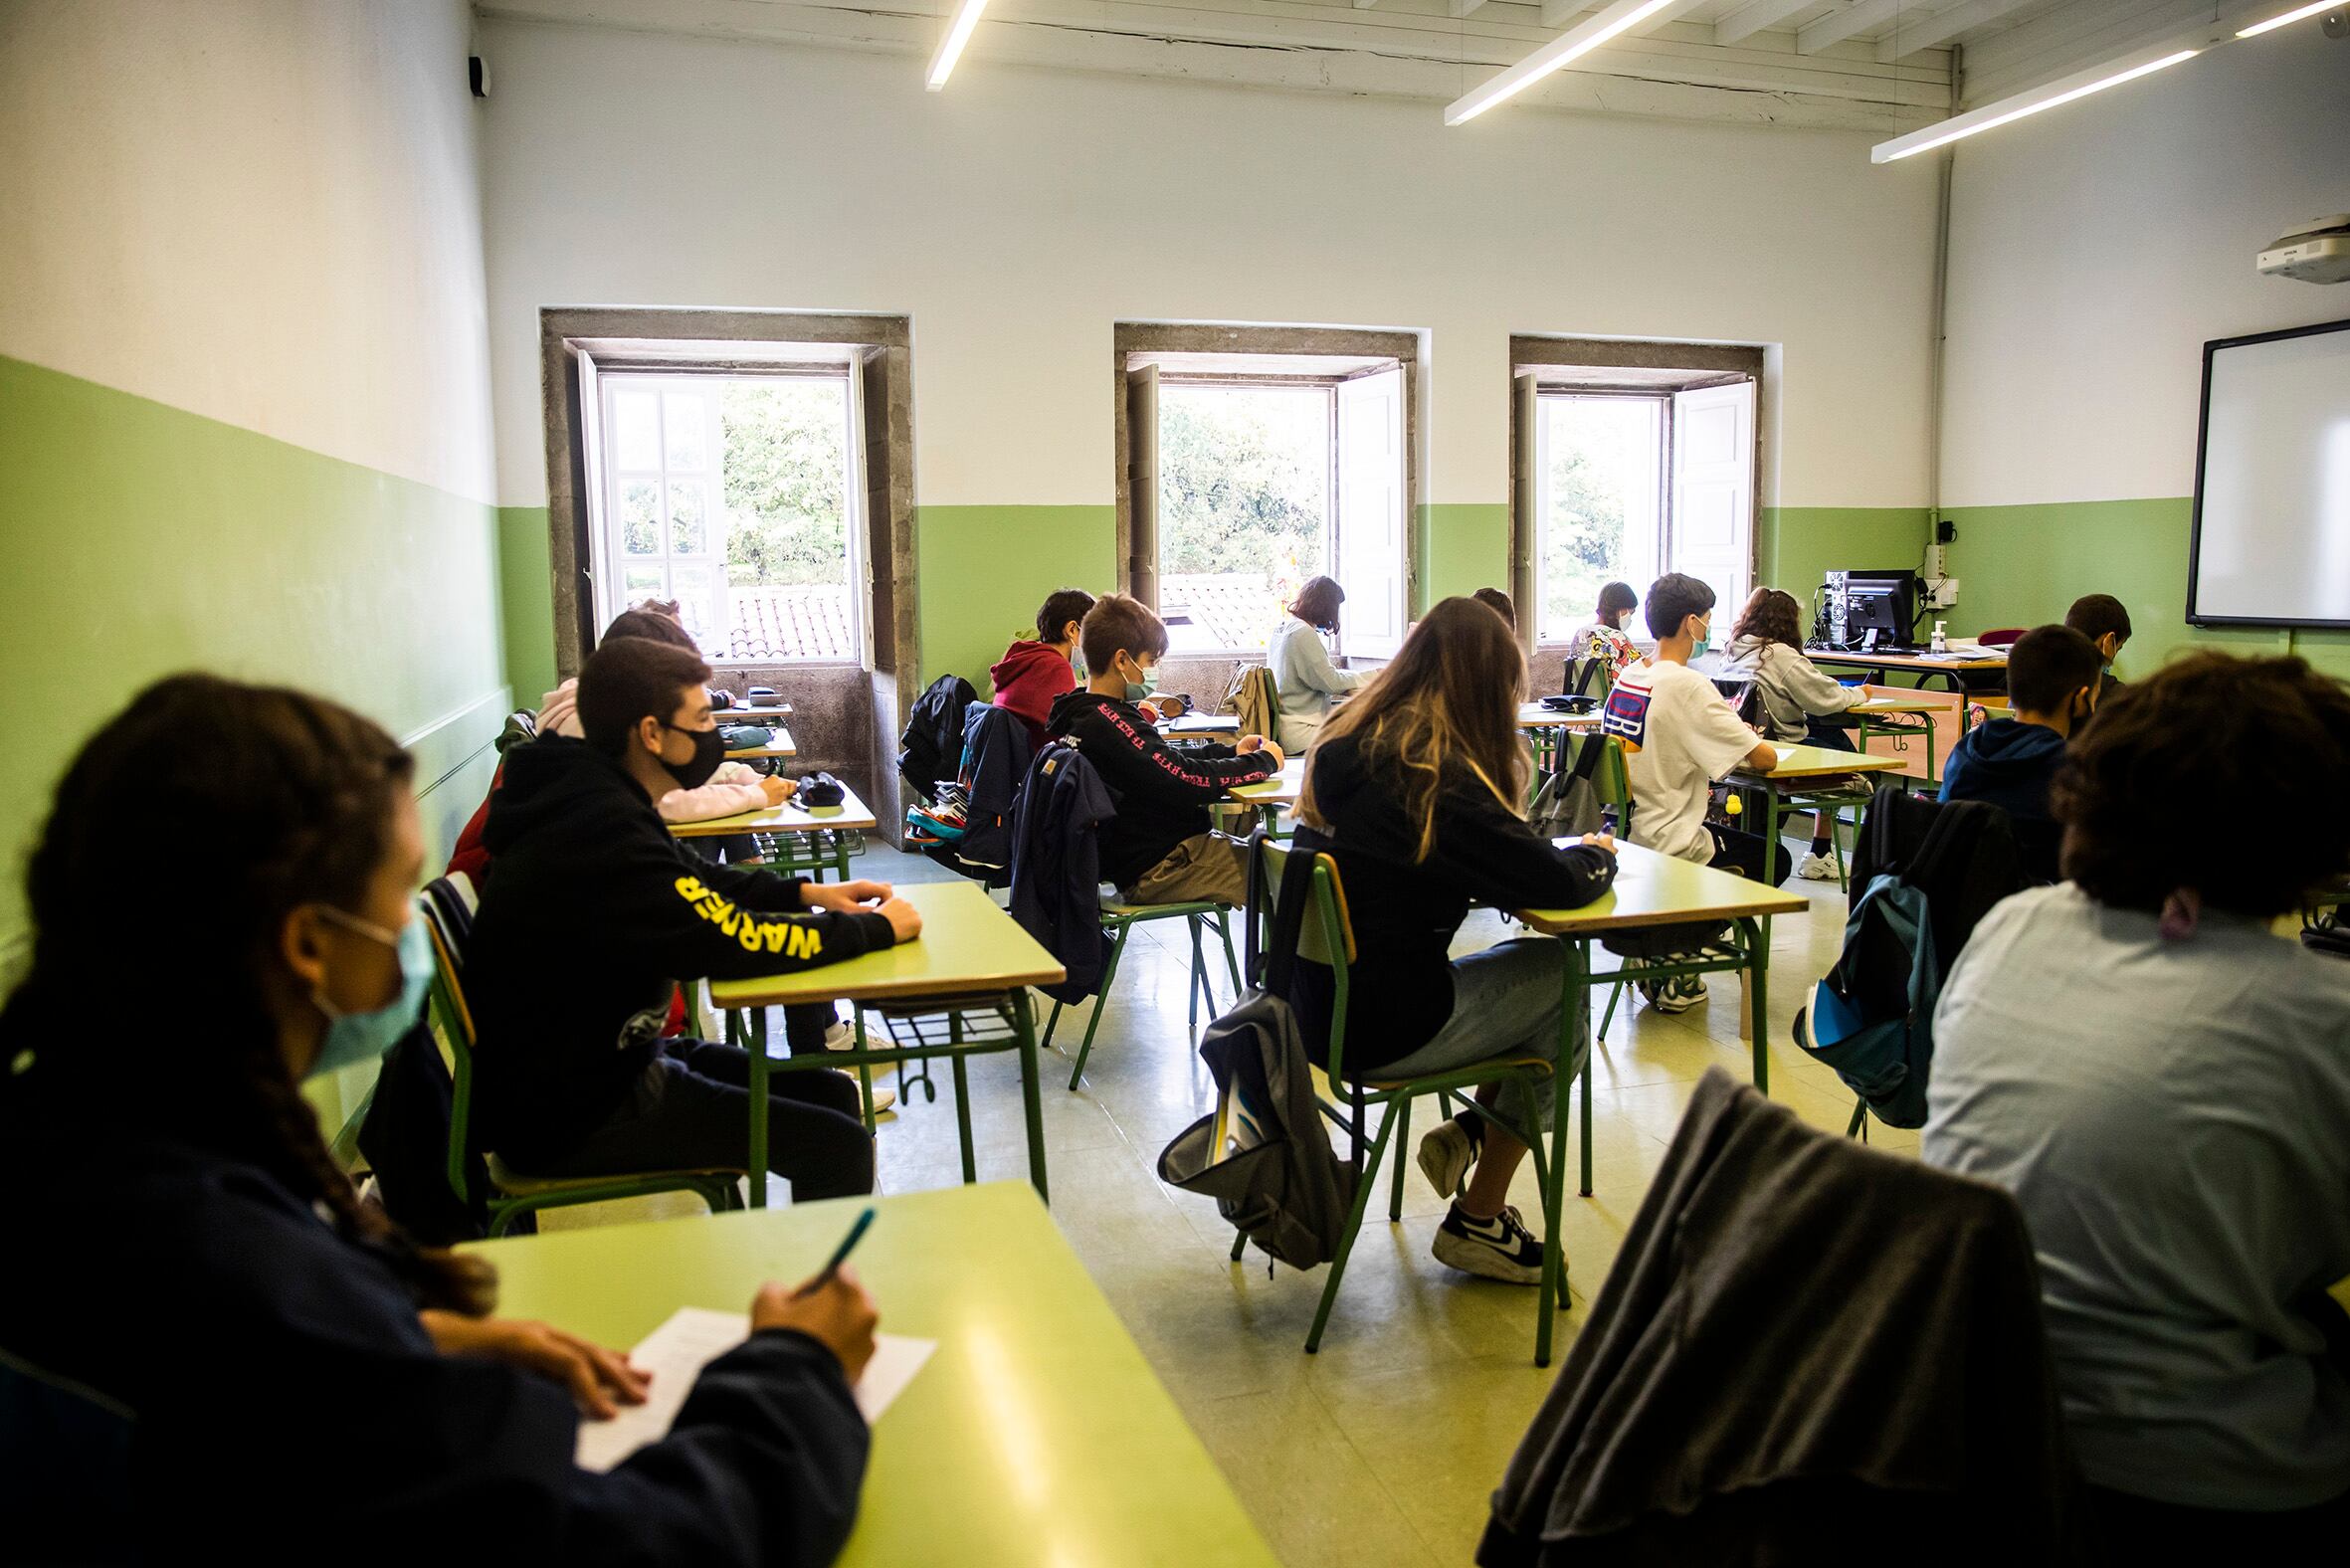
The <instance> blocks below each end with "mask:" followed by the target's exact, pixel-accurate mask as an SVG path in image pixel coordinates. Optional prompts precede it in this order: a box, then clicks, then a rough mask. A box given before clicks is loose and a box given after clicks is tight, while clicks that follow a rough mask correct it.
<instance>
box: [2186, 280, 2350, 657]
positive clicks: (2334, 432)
mask: <svg viewBox="0 0 2350 1568" xmlns="http://www.w3.org/2000/svg"><path fill="white" fill-rule="evenodd" d="M2188 548H2189V551H2190V554H2189V558H2188V563H2187V619H2188V621H2189V622H2191V623H2192V624H2194V625H2197V626H2226V625H2239V626H2243V625H2251V626H2338V627H2350V321H2331V322H2327V323H2325V324H2324V325H2321V326H2306V327H2299V328H2296V329H2294V330H2292V331H2287V332H2263V333H2261V334H2260V335H2258V336H2256V337H2234V338H2222V339H2219V340H2216V341H2213V342H2209V343H2206V344H2204V346H2203V437H2202V450H2201V452H2200V453H2199V455H2198V456H2197V459H2196V467H2195V521H2194V531H2193V534H2192V538H2191V542H2190V543H2189V546H2188Z"/></svg>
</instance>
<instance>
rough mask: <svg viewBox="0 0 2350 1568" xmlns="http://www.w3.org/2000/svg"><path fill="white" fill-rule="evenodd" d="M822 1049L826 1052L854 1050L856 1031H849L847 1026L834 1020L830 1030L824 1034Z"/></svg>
mask: <svg viewBox="0 0 2350 1568" xmlns="http://www.w3.org/2000/svg"><path fill="white" fill-rule="evenodd" d="M824 1049H825V1050H827V1051H854V1050H856V1049H857V1031H856V1030H854V1029H851V1028H850V1027H849V1026H848V1025H847V1024H844V1023H842V1022H841V1021H840V1020H839V1019H837V1018H836V1019H834V1020H833V1024H832V1028H830V1029H828V1030H826V1031H825V1032H824Z"/></svg>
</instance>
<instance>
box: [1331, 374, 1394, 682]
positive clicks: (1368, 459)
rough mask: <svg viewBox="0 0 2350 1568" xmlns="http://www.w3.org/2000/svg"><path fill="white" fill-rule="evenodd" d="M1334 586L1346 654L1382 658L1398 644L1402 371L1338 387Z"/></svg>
mask: <svg viewBox="0 0 2350 1568" xmlns="http://www.w3.org/2000/svg"><path fill="white" fill-rule="evenodd" d="M1337 553H1338V560H1337V562H1336V566H1337V577H1338V586H1339V587H1341V588H1343V589H1345V590H1346V610H1345V613H1344V615H1343V616H1342V617H1341V619H1340V625H1341V626H1342V627H1343V629H1344V630H1343V631H1342V632H1341V634H1340V635H1341V636H1342V637H1343V639H1344V643H1345V651H1346V652H1347V653H1349V654H1364V655H1369V656H1371V657H1373V658H1385V657H1387V656H1389V655H1392V654H1393V653H1394V652H1395V651H1396V650H1397V649H1398V648H1400V647H1402V646H1403V641H1404V372H1403V367H1402V366H1400V365H1399V366H1397V367H1395V368H1393V369H1390V370H1380V371H1374V372H1373V373H1372V374H1370V375H1365V376H1356V377H1354V378H1353V379H1352V380H1348V381H1341V382H1339V383H1338V552H1337Z"/></svg>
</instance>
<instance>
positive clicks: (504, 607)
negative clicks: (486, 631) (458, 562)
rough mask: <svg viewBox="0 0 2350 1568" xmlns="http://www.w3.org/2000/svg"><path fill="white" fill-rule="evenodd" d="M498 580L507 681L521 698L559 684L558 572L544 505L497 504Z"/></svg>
mask: <svg viewBox="0 0 2350 1568" xmlns="http://www.w3.org/2000/svg"><path fill="white" fill-rule="evenodd" d="M497 580H498V604H499V608H500V611H501V614H500V620H501V621H502V622H503V624H504V627H505V643H504V648H503V655H504V659H505V684H506V685H507V686H512V687H513V688H514V700H515V701H517V702H536V701H537V700H538V698H539V694H540V693H541V692H545V691H550V690H552V689H554V686H555V578H554V565H553V562H552V558H551V556H550V554H549V547H548V542H547V509H546V508H545V507H544V506H500V507H498V508H497Z"/></svg>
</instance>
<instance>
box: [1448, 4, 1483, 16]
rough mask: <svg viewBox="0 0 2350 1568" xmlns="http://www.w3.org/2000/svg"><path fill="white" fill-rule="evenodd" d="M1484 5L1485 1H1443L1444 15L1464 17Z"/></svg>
mask: <svg viewBox="0 0 2350 1568" xmlns="http://www.w3.org/2000/svg"><path fill="white" fill-rule="evenodd" d="M1484 3H1485V0H1445V14H1446V15H1447V16H1452V17H1464V16H1467V15H1469V12H1471V11H1474V10H1475V9H1476V8H1477V7H1478V6H1480V5H1483V4H1484Z"/></svg>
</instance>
